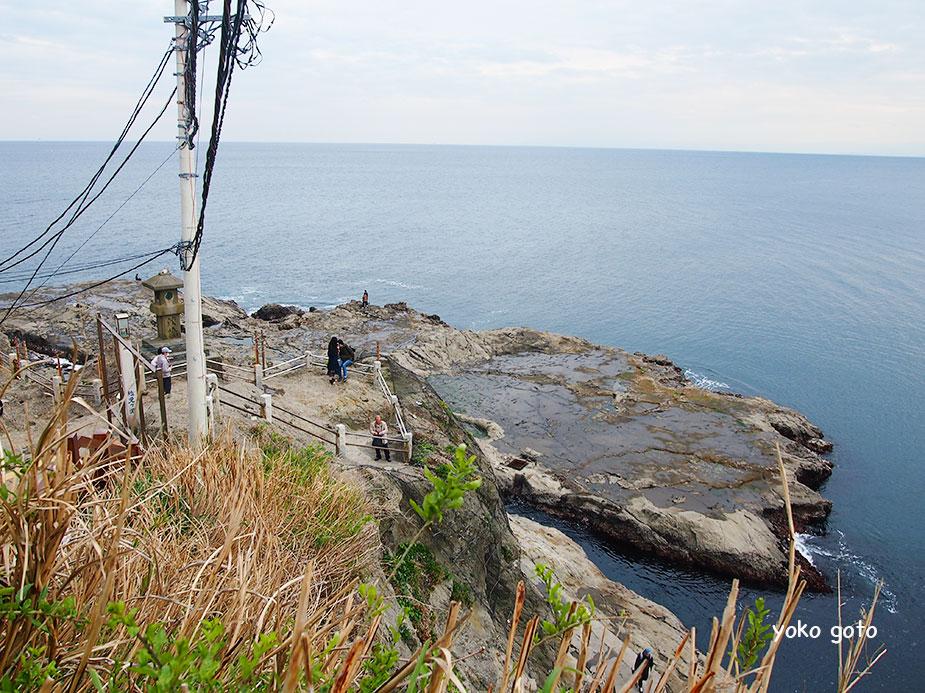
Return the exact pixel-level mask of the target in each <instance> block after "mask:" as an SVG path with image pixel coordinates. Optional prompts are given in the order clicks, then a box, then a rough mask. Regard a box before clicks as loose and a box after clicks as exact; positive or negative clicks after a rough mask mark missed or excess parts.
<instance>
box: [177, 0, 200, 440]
mask: <svg viewBox="0 0 925 693" xmlns="http://www.w3.org/2000/svg"><path fill="white" fill-rule="evenodd" d="M188 4H189V3H188V2H187V0H174V13H175V15H176V16H175V17H172V18H168V19H172V20H173V21H174V24H175V26H176V44H175V46H174V50H175V51H176V53H177V111H178V118H177V140H178V142H179V144H180V148H179V153H180V223H181V230H182V233H181V239H182V241H183V244H184V249H183V251H182V252H183V254H182V263H183V270H184V271H183V304H184V307H185V316H186V394H187V398H188V400H189V442H190V445H191V446H192V447H193V448H197V447H199V445H201V444H202V442H203V440H204V439H205V437H206V434H207V433H208V418H207V417H206V357H205V350H204V348H203V344H202V288H201V284H200V280H199V253H197V254H196V259H195V260H193V262H192V263H190V262H189V259H190V257H191V256H192V253H193V248H192V246H191V245H190V243H191V242H192V241H193V237H194V236H195V235H196V172H195V166H194V161H193V150H192V149H191V148H190V146H189V123H190V122H191V120H192V119H191V118H190V117H189V116H190V115H191V114H190V113H189V111H188V109H187V104H186V63H187V59H188V57H187V52H188V50H189V41H188V38H189V33H190V31H194V32H198V31H199V27H198V26H197V27H189V26H187V20H188V17H189V7H188Z"/></svg>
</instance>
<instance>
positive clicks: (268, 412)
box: [260, 395, 273, 421]
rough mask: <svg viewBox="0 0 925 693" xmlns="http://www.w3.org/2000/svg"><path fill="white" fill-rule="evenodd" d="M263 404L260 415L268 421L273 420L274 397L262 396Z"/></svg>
mask: <svg viewBox="0 0 925 693" xmlns="http://www.w3.org/2000/svg"><path fill="white" fill-rule="evenodd" d="M260 399H262V400H263V404H261V405H260V415H261V416H262V417H263V418H264V419H266V420H267V421H272V420H273V395H260Z"/></svg>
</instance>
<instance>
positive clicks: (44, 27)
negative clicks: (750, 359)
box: [0, 0, 925, 156]
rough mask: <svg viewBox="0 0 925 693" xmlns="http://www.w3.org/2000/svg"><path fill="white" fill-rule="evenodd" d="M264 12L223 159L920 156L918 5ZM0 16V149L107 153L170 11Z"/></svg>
mask: <svg viewBox="0 0 925 693" xmlns="http://www.w3.org/2000/svg"><path fill="white" fill-rule="evenodd" d="M212 4H213V10H214V9H215V8H216V7H218V6H220V3H218V2H213V3H212ZM266 4H267V6H268V7H270V8H271V9H272V10H274V12H275V14H276V21H275V24H274V26H273V28H272V29H271V30H270V31H269V32H268V33H266V34H263V35H262V36H261V39H260V47H261V49H262V52H263V55H264V60H263V63H262V64H261V65H259V66H257V67H254V68H251V69H248V70H246V71H244V72H240V73H236V74H235V77H234V82H233V85H232V94H231V101H230V105H229V109H228V116H227V118H226V126H225V129H224V131H223V132H224V134H223V137H224V138H225V140H226V141H232V140H236V141H298V142H406V143H440V144H490V145H505V144H511V145H552V146H591V147H632V148H636V147H642V148H669V149H718V150H744V151H785V152H822V153H844V154H890V155H892V154H898V155H914V156H925V1H923V0H877V1H873V0H802V1H799V0H762V1H760V2H759V1H757V0H689V1H684V2H682V1H681V0H670V1H662V2H660V1H659V0H648V1H646V0H633V1H632V2H624V1H623V0H610V1H603V0H602V1H593V0H573V1H570V2H569V1H566V0H543V1H541V2H537V0H492V1H487V0H466V1H465V2H454V3H450V2H440V0H404V1H398V2H389V1H388V0H337V1H333V0H315V1H311V0H266ZM0 9H2V16H3V23H2V25H0V57H2V65H3V68H2V72H0V89H2V92H3V94H4V97H3V102H4V106H3V108H2V109H0V126H2V132H0V139H6V140H38V139H43V140H103V141H112V140H113V139H114V138H115V137H116V136H117V135H118V133H119V131H120V130H121V128H122V124H123V123H124V120H125V118H126V117H127V115H128V114H129V113H130V111H131V108H132V107H133V105H134V103H135V101H136V100H137V98H138V96H139V94H140V93H141V90H142V88H143V87H144V85H145V84H146V83H147V80H148V79H149V77H150V75H151V74H152V72H153V70H154V67H155V66H156V64H157V62H158V60H159V58H160V56H161V55H162V54H163V52H164V51H165V50H166V48H167V46H168V43H169V40H170V37H171V35H172V31H173V27H172V26H171V25H168V24H164V22H163V16H164V15H168V14H173V1H172V0H120V1H115V0H112V1H110V0H81V1H79V2H78V1H76V0H16V2H12V1H10V0H0ZM215 60H216V51H215V50H214V49H210V50H209V51H208V52H207V54H206V55H205V57H204V58H203V61H204V63H205V65H206V69H207V71H208V72H209V73H210V74H211V73H212V71H213V70H214V67H215ZM171 71H172V70H171ZM168 76H169V75H168ZM165 81H169V80H165ZM161 93H162V95H163V98H166V94H167V92H161ZM171 115H173V110H172V111H171ZM174 132H175V119H173V118H169V119H168V118H165V119H164V121H162V123H160V124H159V125H158V127H157V129H156V130H155V131H154V138H156V139H160V140H168V139H171V138H172V137H173V135H174Z"/></svg>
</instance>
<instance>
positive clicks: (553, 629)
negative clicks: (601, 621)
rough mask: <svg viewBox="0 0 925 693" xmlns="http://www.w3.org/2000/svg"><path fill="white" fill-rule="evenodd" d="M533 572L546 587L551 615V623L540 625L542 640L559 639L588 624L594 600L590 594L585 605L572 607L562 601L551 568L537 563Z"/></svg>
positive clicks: (591, 617)
mask: <svg viewBox="0 0 925 693" xmlns="http://www.w3.org/2000/svg"><path fill="white" fill-rule="evenodd" d="M533 572H534V573H535V574H536V576H537V577H538V578H539V579H540V580H542V581H543V585H544V586H545V587H546V603H547V604H548V605H549V608H550V609H552V613H553V620H552V621H543V622H542V623H540V627H541V628H542V629H543V632H544V633H545V634H546V637H545V638H544V640H546V639H550V638H555V637H559V636H561V635H563V634H564V633H566V632H567V631H570V630H572V629H573V628H577V627H579V626H583V625H584V624H586V623H590V622H591V621H592V620H593V619H594V600H593V599H592V598H591V595H590V594H589V595H588V596H587V597H585V599H587V600H588V603H587V604H584V603H583V602H574V607H573V606H572V604H570V603H567V602H565V601H564V600H563V599H562V584H561V583H559V582H556V576H555V574H554V573H553V570H552V568H550V567H549V566H546V565H543V564H542V563H537V564H536V565H535V566H534V567H533ZM537 640H539V634H537Z"/></svg>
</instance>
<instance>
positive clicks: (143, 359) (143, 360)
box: [96, 313, 157, 375]
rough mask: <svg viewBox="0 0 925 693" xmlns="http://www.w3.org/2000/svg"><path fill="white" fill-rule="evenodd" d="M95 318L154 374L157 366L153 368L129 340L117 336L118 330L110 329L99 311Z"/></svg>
mask: <svg viewBox="0 0 925 693" xmlns="http://www.w3.org/2000/svg"><path fill="white" fill-rule="evenodd" d="M96 319H97V322H99V324H100V325H102V326H103V327H105V328H106V331H107V332H109V334H111V335H112V336H113V337H115V339H116V340H118V342H119V343H120V344H121V345H122V346H124V347H125V348H126V349H128V350H129V351H130V352H131V353H132V354H133V355H134V356H135V358H136V359H138V360H139V361H141V362H142V363H143V364H144V366H145V368H147V369H148V370H149V371H151V372H152V373H154V374H155V375H156V374H157V368H155V367H154V366H152V365H151V362H150V361H148V359H146V358H145V357H144V356H142V355H141V354H139V353H138V351H137V350H136V349H135V347H133V346H132V345H131V344H130V343H129V342H126V341H125V340H124V339H122V337H120V336H119V333H118V332H116V331H115V330H114V329H112V328H111V327H110V326H109V325H107V324H106V321H105V320H103V316H102V315H100V314H99V313H97V314H96Z"/></svg>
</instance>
